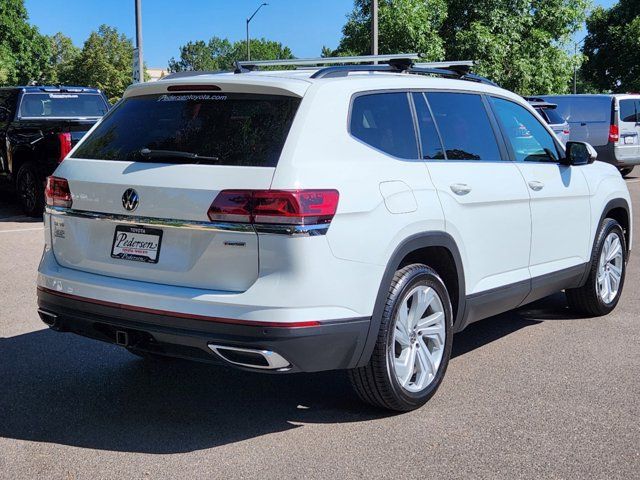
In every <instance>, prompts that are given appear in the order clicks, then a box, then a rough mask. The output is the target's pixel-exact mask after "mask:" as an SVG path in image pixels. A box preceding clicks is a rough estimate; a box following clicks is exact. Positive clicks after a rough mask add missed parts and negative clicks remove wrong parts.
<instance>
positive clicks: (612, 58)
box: [580, 0, 640, 92]
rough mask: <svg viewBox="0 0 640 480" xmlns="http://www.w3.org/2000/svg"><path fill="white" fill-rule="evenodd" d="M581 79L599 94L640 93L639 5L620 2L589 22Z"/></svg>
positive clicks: (631, 0) (629, 0)
mask: <svg viewBox="0 0 640 480" xmlns="http://www.w3.org/2000/svg"><path fill="white" fill-rule="evenodd" d="M587 31H588V33H587V36H586V38H585V41H584V47H583V53H584V54H585V55H586V57H587V61H586V62H585V63H584V65H583V66H582V68H581V72H580V73H581V77H582V78H583V79H584V80H585V81H586V82H587V84H589V85H591V86H593V87H595V88H596V89H597V90H600V91H611V92H628V91H640V2H638V0H620V2H619V3H617V4H616V5H614V6H613V7H611V8H610V9H604V8H602V7H598V8H596V9H595V10H594V11H593V12H592V13H591V15H590V16H589V18H588V19H587Z"/></svg>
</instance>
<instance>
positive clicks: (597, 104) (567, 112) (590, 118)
mask: <svg viewBox="0 0 640 480" xmlns="http://www.w3.org/2000/svg"><path fill="white" fill-rule="evenodd" d="M543 98H544V99H545V100H548V101H549V102H551V103H555V104H557V105H558V108H556V112H557V113H559V114H560V116H561V117H563V118H565V119H566V120H567V121H568V122H606V123H609V121H610V120H611V98H610V97H604V96H603V97H571V96H548V97H543ZM561 123H562V122H561Z"/></svg>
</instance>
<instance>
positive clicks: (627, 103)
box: [620, 100, 638, 123]
mask: <svg viewBox="0 0 640 480" xmlns="http://www.w3.org/2000/svg"><path fill="white" fill-rule="evenodd" d="M637 103H638V102H636V101H635V100H620V120H621V121H623V122H632V123H635V122H637V118H638V112H637V111H636V108H637Z"/></svg>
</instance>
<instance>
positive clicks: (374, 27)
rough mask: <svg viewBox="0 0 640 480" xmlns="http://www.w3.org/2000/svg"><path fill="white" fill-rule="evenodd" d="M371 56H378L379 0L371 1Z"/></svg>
mask: <svg viewBox="0 0 640 480" xmlns="http://www.w3.org/2000/svg"><path fill="white" fill-rule="evenodd" d="M371 55H378V0H371ZM374 63H378V62H374Z"/></svg>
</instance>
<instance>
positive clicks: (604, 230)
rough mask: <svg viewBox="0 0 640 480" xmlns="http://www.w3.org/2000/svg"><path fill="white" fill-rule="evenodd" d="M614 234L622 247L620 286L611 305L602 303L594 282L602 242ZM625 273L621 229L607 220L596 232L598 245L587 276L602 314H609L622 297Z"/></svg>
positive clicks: (624, 244) (623, 241)
mask: <svg viewBox="0 0 640 480" xmlns="http://www.w3.org/2000/svg"><path fill="white" fill-rule="evenodd" d="M612 232H615V233H616V234H617V235H618V239H619V240H620V245H621V247H622V257H623V261H622V276H621V278H620V286H619V288H618V293H617V294H616V297H615V298H614V299H613V301H612V302H611V303H604V301H603V300H602V298H600V295H599V294H598V289H597V287H596V282H597V278H598V263H599V261H600V255H601V254H602V249H603V248H604V242H605V240H606V238H607V237H608V236H609V234H610V233H612ZM626 271H627V244H626V239H625V237H624V232H623V230H622V227H621V226H620V224H619V223H618V222H616V221H615V220H613V219H610V218H607V219H606V220H605V222H603V224H602V226H601V227H600V231H599V232H598V243H597V245H596V249H595V252H594V257H593V259H592V265H591V275H589V279H588V282H589V288H590V290H591V291H592V292H593V295H594V297H595V299H596V301H597V302H598V308H599V310H600V311H601V312H602V313H603V314H607V313H609V312H611V311H612V310H613V309H614V308H616V305H618V302H619V301H620V296H621V295H622V289H623V288H624V280H625V277H626Z"/></svg>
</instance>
